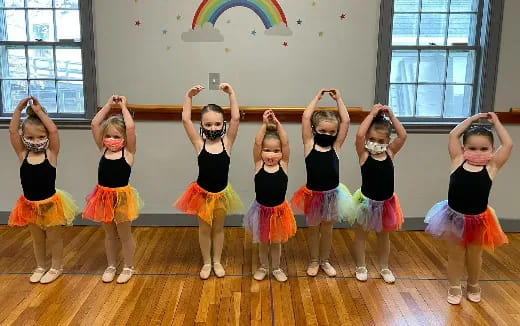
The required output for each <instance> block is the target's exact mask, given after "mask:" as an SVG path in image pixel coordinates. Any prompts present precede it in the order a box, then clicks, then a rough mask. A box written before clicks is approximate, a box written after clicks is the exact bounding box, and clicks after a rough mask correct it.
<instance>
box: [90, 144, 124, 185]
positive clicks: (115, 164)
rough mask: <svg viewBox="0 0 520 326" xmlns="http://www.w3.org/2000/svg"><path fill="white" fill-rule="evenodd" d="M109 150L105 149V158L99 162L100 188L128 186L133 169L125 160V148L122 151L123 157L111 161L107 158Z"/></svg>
mask: <svg viewBox="0 0 520 326" xmlns="http://www.w3.org/2000/svg"><path fill="white" fill-rule="evenodd" d="M107 150H108V149H105V152H104V153H103V156H102V157H101V159H100V160H99V166H98V183H99V185H100V186H103V187H108V188H119V187H125V186H128V181H129V180H130V172H132V167H131V166H130V165H129V164H128V163H127V162H126V160H125V148H124V147H123V149H122V150H121V157H120V158H118V159H115V160H110V159H108V158H106V157H105V154H106V152H107Z"/></svg>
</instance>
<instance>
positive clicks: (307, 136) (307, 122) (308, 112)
mask: <svg viewBox="0 0 520 326" xmlns="http://www.w3.org/2000/svg"><path fill="white" fill-rule="evenodd" d="M326 91H327V90H326V89H324V88H322V89H320V90H319V91H318V93H317V94H316V95H315V96H314V98H313V99H312V101H311V102H310V103H309V105H307V108H306V109H305V111H303V115H302V140H303V145H304V146H308V145H309V144H310V143H311V142H312V139H313V138H314V134H313V132H312V122H311V118H312V114H313V113H314V110H315V109H316V105H317V104H318V102H319V101H320V100H321V97H322V96H323V93H325V92H326Z"/></svg>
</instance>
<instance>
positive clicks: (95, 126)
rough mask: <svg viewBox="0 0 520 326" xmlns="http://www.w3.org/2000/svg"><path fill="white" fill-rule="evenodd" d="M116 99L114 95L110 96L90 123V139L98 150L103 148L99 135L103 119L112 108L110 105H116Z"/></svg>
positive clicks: (101, 138)
mask: <svg viewBox="0 0 520 326" xmlns="http://www.w3.org/2000/svg"><path fill="white" fill-rule="evenodd" d="M116 100H117V97H116V95H112V96H110V98H109V99H108V101H107V103H106V104H105V105H103V107H102V108H101V110H99V111H98V113H96V115H95V116H94V119H92V122H91V123H90V125H91V127H92V137H94V142H96V145H97V147H98V149H99V150H101V149H102V148H103V137H102V135H101V123H102V122H103V121H104V120H105V117H106V116H107V114H108V112H110V109H111V108H112V105H114V104H116Z"/></svg>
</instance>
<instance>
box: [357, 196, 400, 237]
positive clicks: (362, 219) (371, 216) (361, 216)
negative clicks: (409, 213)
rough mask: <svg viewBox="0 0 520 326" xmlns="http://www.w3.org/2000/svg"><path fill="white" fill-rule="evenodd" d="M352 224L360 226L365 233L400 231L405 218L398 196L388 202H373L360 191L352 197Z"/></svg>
mask: <svg viewBox="0 0 520 326" xmlns="http://www.w3.org/2000/svg"><path fill="white" fill-rule="evenodd" d="M348 215H349V222H350V224H352V225H354V224H356V223H357V224H358V225H360V226H361V227H362V228H363V229H364V230H365V231H375V232H381V231H384V232H391V231H395V230H399V229H400V228H401V225H402V224H403V221H404V217H403V211H402V210H401V205H400V204H399V198H398V197H397V195H396V194H394V195H393V196H392V197H390V198H389V199H387V200H381V201H380V200H372V199H370V198H367V197H365V196H364V195H363V193H361V189H358V190H357V191H356V192H355V193H354V195H353V196H352V207H351V210H350V211H349V214H348Z"/></svg>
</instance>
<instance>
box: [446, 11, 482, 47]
mask: <svg viewBox="0 0 520 326" xmlns="http://www.w3.org/2000/svg"><path fill="white" fill-rule="evenodd" d="M476 26H477V15H475V14H452V15H450V27H449V28H448V45H451V44H453V43H467V44H468V45H474V44H475V34H476Z"/></svg>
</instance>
